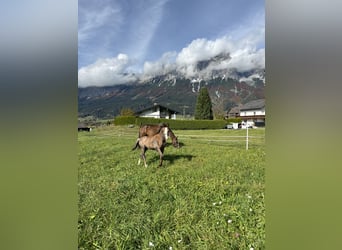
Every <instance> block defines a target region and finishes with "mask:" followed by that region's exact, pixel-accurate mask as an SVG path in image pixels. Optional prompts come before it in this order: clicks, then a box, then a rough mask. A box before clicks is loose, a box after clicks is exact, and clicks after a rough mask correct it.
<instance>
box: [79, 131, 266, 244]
mask: <svg viewBox="0 0 342 250" xmlns="http://www.w3.org/2000/svg"><path fill="white" fill-rule="evenodd" d="M174 132H175V134H176V135H177V136H178V137H179V141H180V142H181V143H182V144H183V147H182V148H180V149H175V148H173V147H172V146H169V147H167V148H166V149H165V158H164V165H163V167H162V168H157V165H158V155H157V153H156V152H154V151H148V152H147V162H148V165H149V167H148V168H145V167H143V165H140V166H137V160H138V157H139V150H137V151H131V148H132V146H133V145H134V142H135V139H136V135H137V128H125V127H106V128H102V129H98V130H95V131H93V132H90V133H87V132H82V133H79V161H80V168H79V249H147V248H149V245H151V244H153V245H154V248H155V249H170V247H172V249H249V248H251V247H253V248H254V249H263V248H265V207H264V187H265V184H264V176H265V173H264V167H265V145H264V139H263V138H254V139H251V144H250V149H249V150H248V151H246V150H245V144H244V142H243V141H232V140H241V139H242V138H240V137H233V138H232V137H223V136H242V135H245V133H246V131H245V130H239V131H233V130H212V131H174ZM249 134H250V135H256V136H262V137H263V136H264V130H263V129H260V130H250V131H249ZM217 136H219V137H217Z"/></svg>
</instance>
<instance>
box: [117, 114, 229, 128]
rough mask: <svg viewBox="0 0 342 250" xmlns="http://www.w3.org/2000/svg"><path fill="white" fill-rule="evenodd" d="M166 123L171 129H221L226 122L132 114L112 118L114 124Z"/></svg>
mask: <svg viewBox="0 0 342 250" xmlns="http://www.w3.org/2000/svg"><path fill="white" fill-rule="evenodd" d="M158 123H167V124H169V126H170V127H171V128H172V129H223V128H225V127H226V125H227V124H228V121H225V120H171V119H162V118H160V119H156V118H145V117H133V116H118V117H116V118H115V120H114V124H115V125H129V124H135V125H137V126H140V125H141V124H158Z"/></svg>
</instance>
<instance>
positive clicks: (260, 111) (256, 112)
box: [240, 109, 265, 116]
mask: <svg viewBox="0 0 342 250" xmlns="http://www.w3.org/2000/svg"><path fill="white" fill-rule="evenodd" d="M256 115H265V109H252V110H245V111H241V112H240V116H256Z"/></svg>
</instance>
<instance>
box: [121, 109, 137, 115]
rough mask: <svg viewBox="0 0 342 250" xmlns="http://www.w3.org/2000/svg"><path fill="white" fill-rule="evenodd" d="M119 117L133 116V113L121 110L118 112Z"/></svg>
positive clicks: (128, 110)
mask: <svg viewBox="0 0 342 250" xmlns="http://www.w3.org/2000/svg"><path fill="white" fill-rule="evenodd" d="M120 116H134V111H133V110H132V109H130V108H122V109H121V110H120Z"/></svg>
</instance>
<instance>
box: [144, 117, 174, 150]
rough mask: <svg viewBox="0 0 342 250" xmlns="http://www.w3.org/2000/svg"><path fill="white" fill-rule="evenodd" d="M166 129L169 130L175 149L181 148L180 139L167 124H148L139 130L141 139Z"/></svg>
mask: <svg viewBox="0 0 342 250" xmlns="http://www.w3.org/2000/svg"><path fill="white" fill-rule="evenodd" d="M164 127H167V128H168V131H169V132H168V136H169V137H170V138H171V140H172V145H173V146H174V147H175V148H179V143H178V138H177V137H176V136H175V134H174V133H173V132H172V130H171V129H170V127H169V125H168V124H166V123H159V124H146V125H141V126H140V128H139V138H140V137H142V136H153V135H156V134H158V133H159V132H160V130H161V129H162V128H164Z"/></svg>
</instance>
